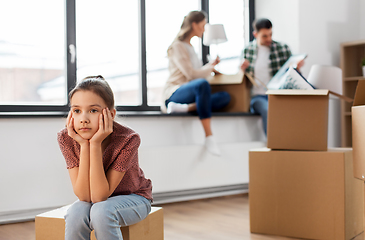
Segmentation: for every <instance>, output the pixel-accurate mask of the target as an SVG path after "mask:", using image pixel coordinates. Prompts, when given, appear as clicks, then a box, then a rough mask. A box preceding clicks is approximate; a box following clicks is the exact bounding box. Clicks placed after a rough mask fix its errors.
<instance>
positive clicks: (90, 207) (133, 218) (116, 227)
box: [65, 194, 151, 240]
mask: <svg viewBox="0 0 365 240" xmlns="http://www.w3.org/2000/svg"><path fill="white" fill-rule="evenodd" d="M150 211H151V203H150V201H149V200H148V199H146V198H144V197H142V196H139V195H136V194H131V195H119V196H115V197H110V198H108V199H107V200H106V201H102V202H98V203H89V202H83V201H76V202H75V203H74V204H72V206H71V207H70V208H69V209H68V211H67V214H66V216H65V221H66V229H65V240H71V239H72V240H90V233H91V231H92V230H94V231H95V236H96V239H99V240H105V239H108V240H109V239H110V240H114V239H115V240H117V239H118V240H121V239H123V236H122V232H121V230H120V227H123V226H129V225H132V224H135V223H137V222H139V221H141V220H143V219H145V218H146V217H147V216H148V214H149V213H150Z"/></svg>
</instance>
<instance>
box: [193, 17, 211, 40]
mask: <svg viewBox="0 0 365 240" xmlns="http://www.w3.org/2000/svg"><path fill="white" fill-rule="evenodd" d="M205 24H207V21H206V20H205V19H204V20H203V21H200V22H198V23H195V22H193V23H192V27H193V32H194V35H195V36H197V37H199V38H202V37H203V33H204V31H205Z"/></svg>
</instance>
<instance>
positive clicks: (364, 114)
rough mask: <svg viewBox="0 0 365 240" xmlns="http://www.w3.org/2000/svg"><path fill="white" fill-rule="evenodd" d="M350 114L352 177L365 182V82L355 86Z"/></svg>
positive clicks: (362, 81)
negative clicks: (352, 152) (352, 158)
mask: <svg viewBox="0 0 365 240" xmlns="http://www.w3.org/2000/svg"><path fill="white" fill-rule="evenodd" d="M351 112H352V147H353V150H354V176H355V177H356V178H359V179H362V180H365V80H360V81H359V82H358V84H357V88H356V93H355V99H354V103H353V107H352V108H351Z"/></svg>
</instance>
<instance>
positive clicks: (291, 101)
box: [267, 89, 329, 151]
mask: <svg viewBox="0 0 365 240" xmlns="http://www.w3.org/2000/svg"><path fill="white" fill-rule="evenodd" d="M267 94H268V95H269V97H268V98H269V108H268V117H267V147H268V148H271V149H287V150H311V151H315V150H319V151H326V150H327V135H328V100H329V90H289V89H283V90H269V91H267Z"/></svg>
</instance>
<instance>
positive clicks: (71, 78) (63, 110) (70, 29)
mask: <svg viewBox="0 0 365 240" xmlns="http://www.w3.org/2000/svg"><path fill="white" fill-rule="evenodd" d="M76 1H77V0H65V17H66V18H65V33H66V36H65V39H66V41H65V43H66V45H65V49H64V51H65V54H66V58H65V59H66V61H67V62H66V64H65V66H66V68H65V76H66V84H67V87H66V89H67V94H68V93H69V92H70V91H71V89H73V88H74V87H75V85H76V71H77V67H76V63H77V61H75V62H74V63H71V55H70V50H69V46H70V45H71V44H73V45H74V46H76ZM138 1H139V31H140V34H139V42H140V47H139V49H140V51H139V54H140V64H139V67H140V86H141V87H140V90H141V92H140V94H141V98H142V102H141V105H136V106H121V105H119V106H116V110H117V112H121V114H124V113H126V114H127V113H128V112H134V113H137V112H140V113H141V114H143V112H156V111H160V107H159V106H149V105H148V102H147V101H148V99H147V91H148V89H147V64H146V61H147V59H146V2H145V1H146V0H138ZM242 1H248V2H249V9H248V13H249V20H250V21H249V26H250V27H249V29H250V30H249V31H250V41H252V39H253V36H252V21H253V20H254V19H255V16H254V14H255V0H242ZM201 10H203V11H205V12H206V13H207V15H208V21H209V0H201ZM76 47H77V46H76ZM208 54H209V47H208V46H205V45H203V44H202V60H203V63H204V64H205V63H207V62H208V60H207V55H208ZM76 58H77V56H76ZM68 110H69V100H68V98H67V103H66V104H65V105H47V104H39V105H38V104H37V105H16V104H11V105H0V118H1V117H22V116H31V117H34V116H40V117H42V116H65V115H66V114H67V112H68Z"/></svg>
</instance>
